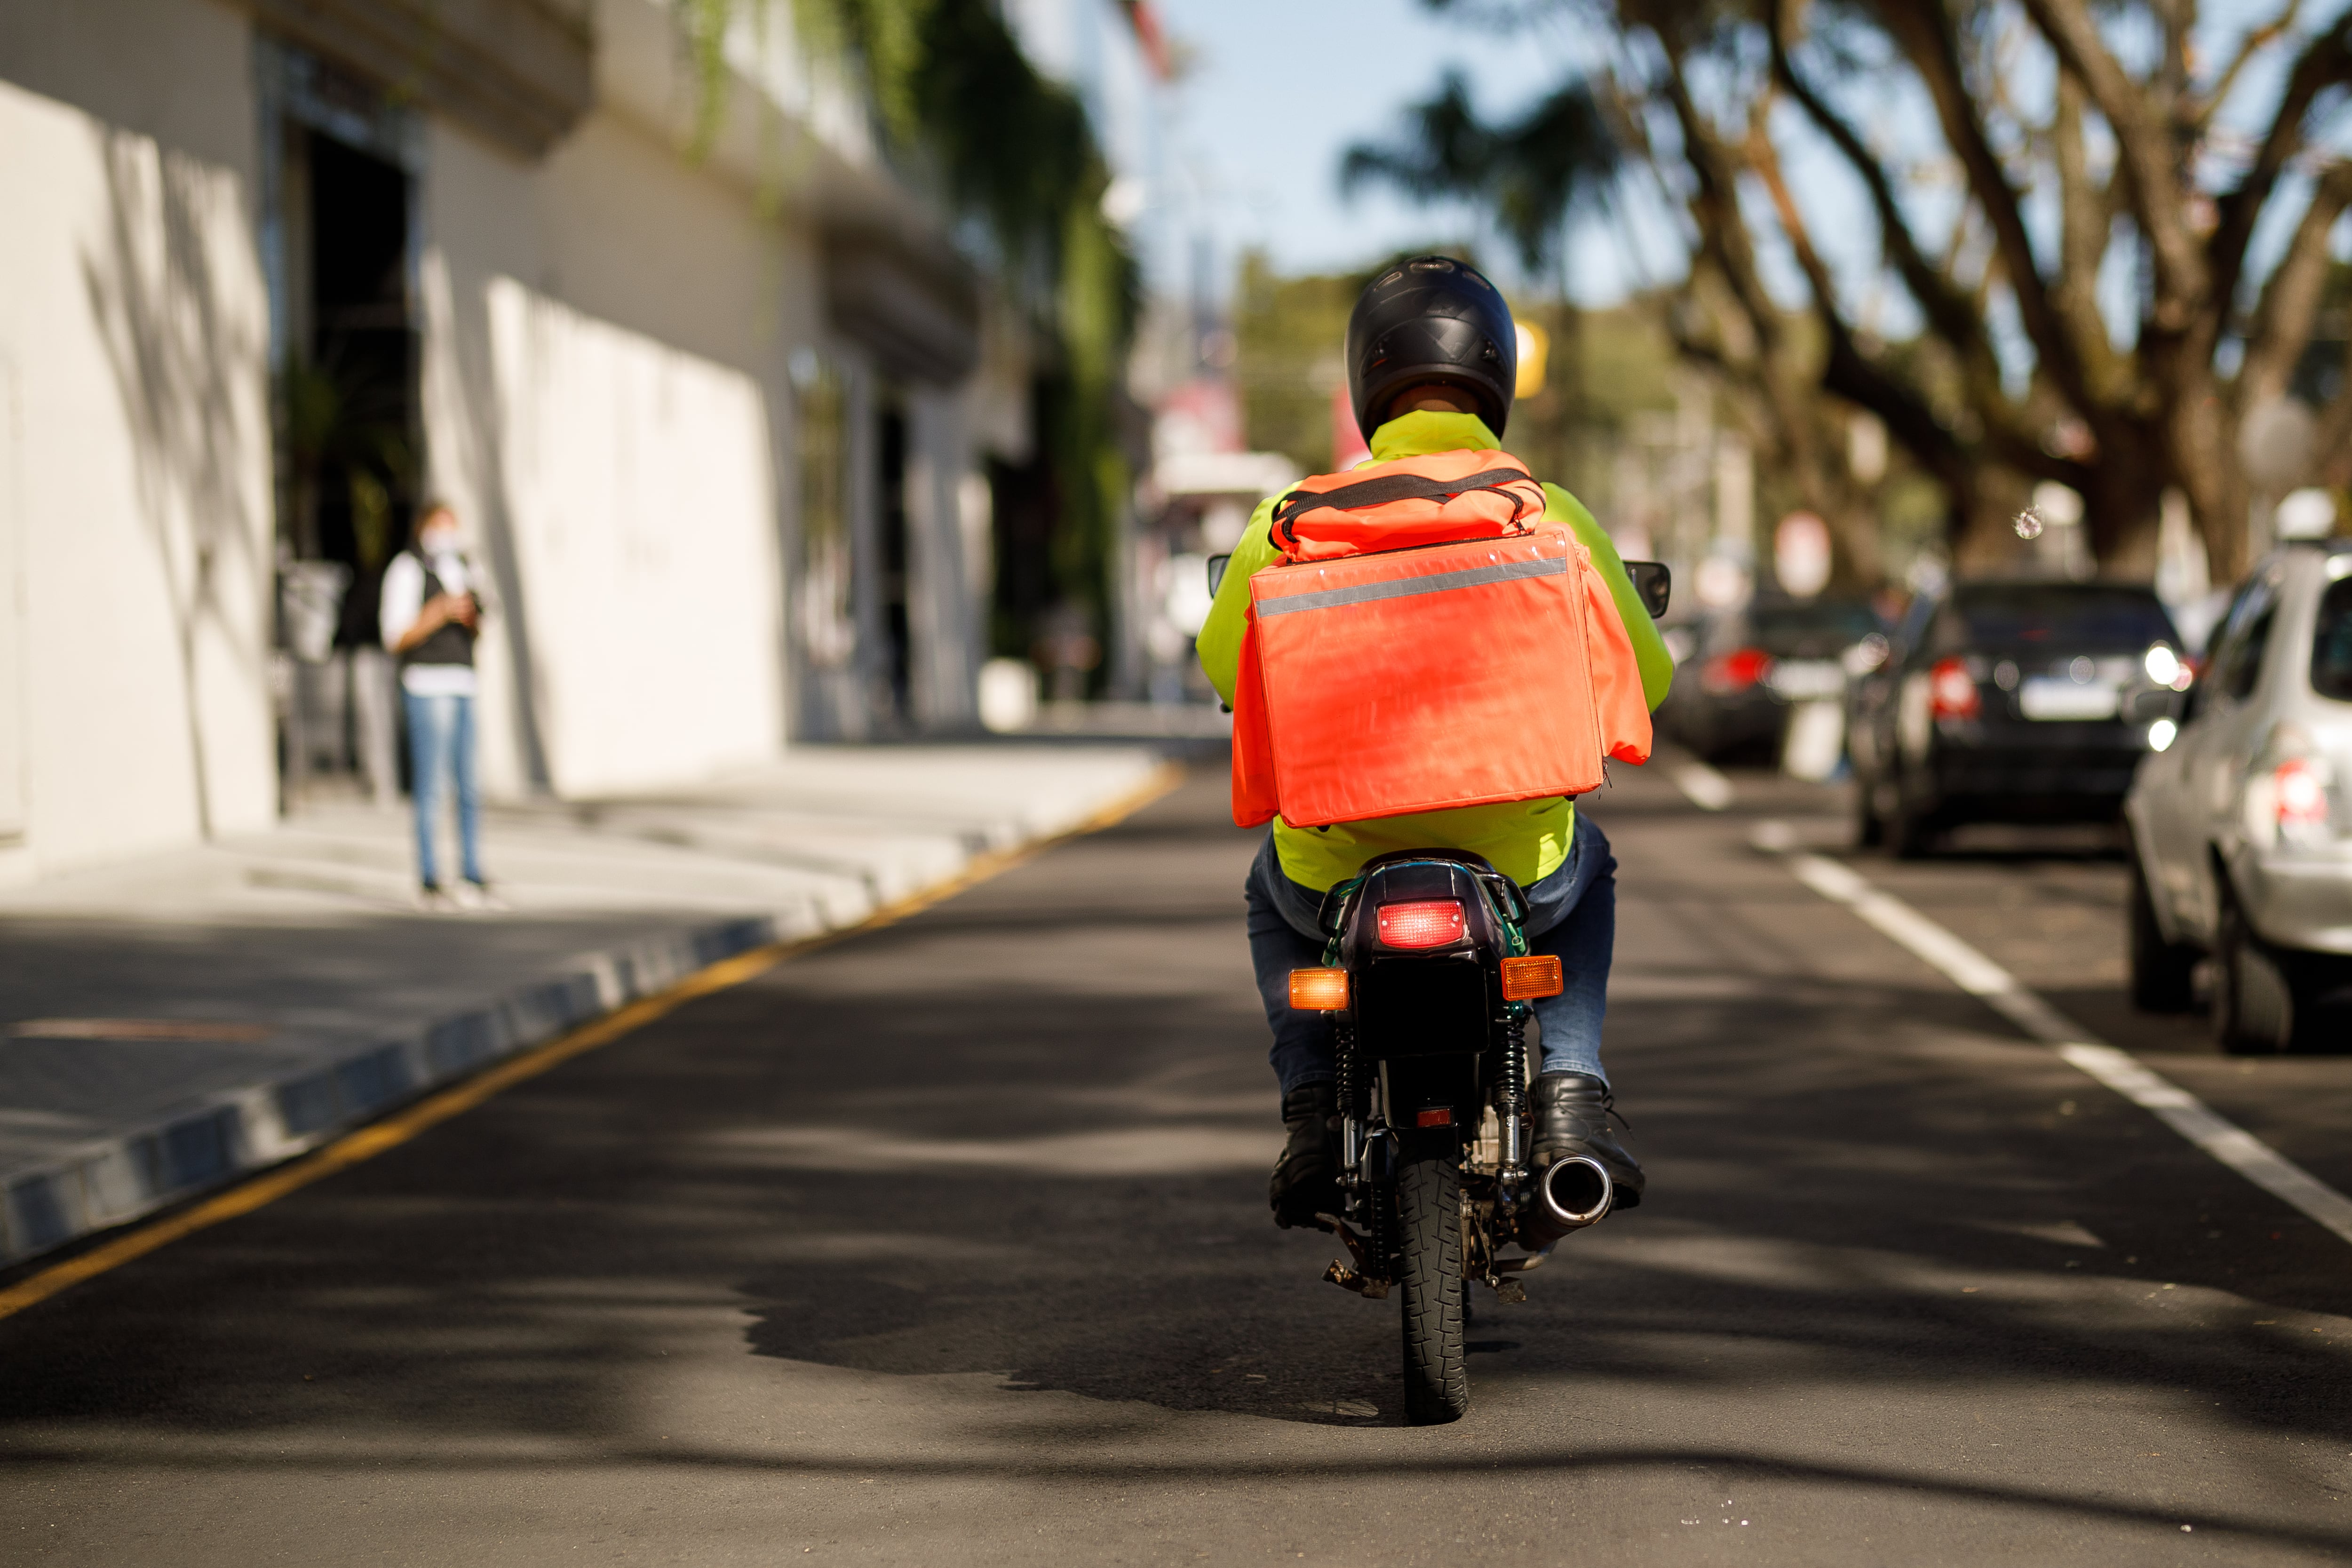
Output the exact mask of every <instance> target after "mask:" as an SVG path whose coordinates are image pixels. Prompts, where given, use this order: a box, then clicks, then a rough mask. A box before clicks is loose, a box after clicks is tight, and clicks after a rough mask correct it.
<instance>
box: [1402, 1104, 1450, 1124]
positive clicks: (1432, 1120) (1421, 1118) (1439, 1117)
mask: <svg viewBox="0 0 2352 1568" xmlns="http://www.w3.org/2000/svg"><path fill="white" fill-rule="evenodd" d="M1412 1124H1413V1125H1414V1126H1415V1127H1451V1126H1453V1125H1454V1108H1453V1107H1452V1106H1450V1105H1441V1106H1439V1107H1438V1108H1437V1109H1436V1110H1416V1111H1414V1112H1413V1114H1412Z"/></svg>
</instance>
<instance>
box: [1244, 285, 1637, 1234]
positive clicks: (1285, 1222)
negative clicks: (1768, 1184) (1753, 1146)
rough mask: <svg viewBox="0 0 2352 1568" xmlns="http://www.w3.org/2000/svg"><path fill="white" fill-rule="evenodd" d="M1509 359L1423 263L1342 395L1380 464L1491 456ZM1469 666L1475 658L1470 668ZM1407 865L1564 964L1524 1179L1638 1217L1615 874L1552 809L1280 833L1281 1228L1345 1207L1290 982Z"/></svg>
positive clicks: (1253, 943)
mask: <svg viewBox="0 0 2352 1568" xmlns="http://www.w3.org/2000/svg"><path fill="white" fill-rule="evenodd" d="M1346 353H1347V365H1348V390H1349V395H1350V398H1351V400H1352V402H1353V405H1354V407H1355V414H1356V422H1357V425H1358V426H1360V428H1362V429H1363V430H1366V431H1368V432H1370V441H1369V444H1370V448H1371V454H1372V460H1373V461H1375V462H1391V461H1394V460H1396V459H1399V458H1412V457H1423V456H1428V455H1430V454H1433V453H1439V452H1446V451H1454V450H1469V451H1486V450H1492V449H1496V448H1498V447H1501V445H1502V442H1501V439H1500V437H1501V436H1502V434H1503V429H1504V426H1505V425H1506V424H1507V421H1508V419H1509V416H1510V412H1511V400H1512V395H1513V391H1514V382H1515V380H1516V378H1517V330H1516V328H1515V327H1514V325H1513V322H1512V320H1511V313H1510V310H1509V307H1508V306H1507V305H1506V304H1505V303H1504V302H1503V297H1502V295H1501V294H1500V293H1499V292H1498V291H1497V290H1496V288H1495V286H1494V285H1493V284H1492V283H1490V282H1488V281H1487V280H1486V278H1485V277H1483V276H1482V275H1481V274H1479V273H1478V272H1477V271H1476V269H1475V268H1471V267H1468V266H1466V265H1465V264H1464V263H1462V262H1459V261H1456V260H1454V259H1452V258H1448V257H1443V256H1421V257H1414V258H1409V259H1407V260H1404V261H1401V262H1399V263H1398V264H1396V265H1395V266H1393V267H1391V268H1387V269H1385V270H1384V271H1382V272H1381V274H1380V276H1379V277H1378V278H1377V279H1375V280H1374V281H1373V282H1372V283H1371V284H1370V286H1368V287H1367V288H1366V289H1365V290H1364V292H1363V294H1362V296H1361V297H1360V298H1359V299H1358V300H1357V301H1356V307H1355V310H1354V312H1353V314H1352V315H1351V316H1350V317H1349V322H1348V337H1347V350H1346ZM1543 488H1544V493H1545V495H1546V496H1547V497H1548V498H1549V501H1550V506H1549V510H1547V511H1546V512H1545V514H1544V515H1545V521H1548V522H1550V523H1553V524H1556V525H1563V526H1565V527H1567V528H1568V529H1569V530H1570V531H1572V532H1573V533H1574V535H1575V537H1576V539H1577V541H1578V542H1580V543H1581V544H1583V545H1584V546H1585V547H1586V548H1588V549H1589V550H1591V552H1592V558H1593V562H1594V564H1595V566H1596V567H1597V568H1598V569H1599V570H1600V572H1601V575H1602V577H1603V578H1604V579H1605V580H1606V581H1607V583H1608V584H1609V589H1610V594H1611V596H1612V600H1613V601H1614V603H1615V605H1616V608H1617V614H1618V616H1620V617H1621V618H1622V620H1623V622H1624V625H1625V630H1626V633H1627V636H1628V638H1629V640H1630V641H1631V644H1632V647H1633V655H1634V659H1635V662H1636V664H1637V665H1638V667H1639V670H1640V676H1641V681H1642V689H1643V697H1644V698H1645V699H1646V700H1647V701H1648V703H1649V706H1650V708H1651V710H1653V711H1654V710H1656V708H1657V706H1658V704H1659V703H1660V702H1662V701H1664V700H1665V695H1666V688H1667V685H1668V683H1669V682H1670V681H1671V680H1672V679H1673V677H1674V659H1673V657H1672V656H1671V655H1670V654H1668V653H1667V651H1666V648H1665V645H1664V642H1663V641H1662V640H1661V638H1660V637H1659V636H1658V629H1657V627H1656V626H1655V625H1654V623H1653V622H1652V621H1651V619H1650V616H1649V615H1648V613H1647V611H1645V610H1644V609H1643V605H1642V602H1641V600H1640V598H1639V596H1638V595H1636V593H1635V592H1634V589H1633V583H1632V580H1631V579H1630V578H1629V577H1628V576H1627V574H1626V573H1625V570H1624V564H1623V563H1622V561H1621V560H1620V559H1619V557H1618V554H1617V550H1616V546H1615V545H1614V544H1612V542H1611V541H1610V538H1609V536H1608V535H1607V534H1606V533H1604V532H1602V531H1601V525H1600V524H1599V523H1598V522H1596V521H1593V517H1592V514H1591V512H1590V511H1587V510H1585V508H1584V507H1583V505H1582V504H1581V503H1580V502H1579V501H1578V500H1576V498H1575V497H1574V496H1571V495H1570V494H1569V493H1568V492H1567V491H1566V490H1564V489H1560V488H1559V486H1557V485H1550V484H1547V485H1545V486H1544V487H1543ZM1280 499H1281V497H1280V496H1279V495H1276V496H1269V497H1268V498H1266V500H1264V501H1262V502H1261V503H1259V505H1258V508H1257V510H1256V511H1255V513H1254V514H1252V516H1251V518H1250V521H1249V526H1248V527H1247V528H1246V529H1245V530H1244V531H1243V534H1242V537H1241V541H1240V542H1239V543H1238V544H1237V545H1236V546H1235V547H1234V552H1233V557H1232V560H1231V561H1230V563H1228V566H1227V570H1226V573H1225V576H1224V580H1223V583H1222V584H1219V587H1218V590H1217V594H1216V598H1215V603H1214V605H1213V607H1212V609H1211V610H1210V613H1209V616H1208V620H1207V622H1206V623H1205V624H1204V625H1203V626H1202V628H1201V635H1200V638H1199V648H1200V656H1201V667H1202V669H1203V670H1204V671H1206V673H1207V674H1208V677H1209V679H1210V681H1211V683H1212V684H1213V685H1214V686H1215V687H1216V689H1217V692H1218V694H1219V695H1220V696H1221V697H1223V699H1224V700H1225V702H1226V703H1227V705H1228V706H1230V705H1231V704H1232V702H1233V700H1234V679H1235V676H1236V673H1237V670H1238V668H1239V663H1240V656H1241V645H1242V637H1243V632H1244V626H1245V616H1246V612H1247V608H1248V605H1249V579H1250V577H1251V575H1252V574H1254V573H1256V572H1257V571H1259V570H1261V569H1263V568H1265V567H1267V566H1271V565H1275V564H1276V563H1279V562H1280V561H1281V560H1282V556H1281V554H1280V552H1278V551H1277V549H1276V545H1275V543H1274V540H1273V537H1272V532H1271V523H1272V518H1273V513H1274V509H1275V505H1276V502H1277V501H1278V500H1280ZM1463 657H1465V658H1477V657H1479V653H1478V650H1476V649H1475V648H1473V649H1465V652H1464V655H1463ZM1402 849H1465V850H1470V851H1474V852H1475V853H1476V854H1479V855H1482V856H1484V857H1485V858H1486V859H1487V861H1488V862H1490V863H1491V864H1492V865H1493V866H1494V867H1495V868H1496V869H1497V870H1499V871H1501V872H1502V873H1503V874H1504V875H1506V876H1507V877H1509V878H1511V879H1513V880H1514V881H1516V882H1517V883H1518V884H1519V886H1520V887H1521V888H1522V889H1525V890H1526V893H1527V901H1528V911H1529V915H1528V924H1527V937H1528V951H1529V952H1534V953H1549V954H1554V955H1557V956H1558V957H1559V960H1560V967H1561V971H1562V973H1563V974H1564V975H1565V977H1566V979H1567V987H1566V989H1565V990H1563V991H1562V992H1561V993H1560V994H1559V995H1557V996H1553V997H1549V998H1547V999H1545V1000H1543V1001H1539V1002H1537V1003H1535V1004H1534V1010H1535V1015H1536V1019H1537V1022H1538V1026H1539V1027H1540V1031H1541V1036H1542V1045H1543V1060H1542V1067H1541V1071H1540V1074H1539V1076H1538V1078H1537V1079H1536V1082H1535V1085H1534V1092H1533V1095H1532V1096H1531V1100H1532V1103H1533V1105H1534V1108H1535V1115H1536V1125H1535V1139H1534V1144H1533V1148H1532V1150H1531V1151H1530V1156H1531V1157H1530V1161H1529V1165H1530V1169H1531V1170H1533V1171H1534V1172H1536V1173H1541V1172H1542V1171H1543V1170H1545V1169H1546V1168H1548V1167H1549V1165H1550V1164H1551V1163H1553V1162H1554V1161H1556V1160H1559V1159H1561V1158H1564V1157H1566V1156H1569V1155H1571V1154H1582V1155H1587V1156H1590V1157H1591V1158H1592V1159H1594V1160H1597V1161H1599V1162H1600V1163H1601V1165H1602V1166H1603V1167H1605V1168H1606V1169H1607V1170H1608V1172H1609V1173H1610V1176H1611V1178H1612V1180H1613V1181H1614V1182H1615V1183H1616V1184H1617V1199H1616V1206H1618V1207H1620V1208H1632V1207H1633V1206H1634V1205H1637V1204H1638V1203H1640V1202H1641V1199H1642V1186H1643V1175H1642V1168H1641V1166H1640V1165H1639V1164H1637V1163H1635V1162H1634V1160H1633V1155H1631V1154H1630V1153H1628V1152H1626V1150H1625V1148H1624V1145H1623V1144H1622V1142H1620V1141H1619V1140H1618V1138H1617V1136H1616V1134H1615V1133H1614V1132H1613V1131H1612V1130H1611V1129H1610V1127H1609V1124H1608V1117H1609V1116H1610V1115H1612V1114H1613V1110H1614V1107H1613V1102H1612V1094H1611V1091H1610V1088H1609V1075H1608V1073H1607V1071H1606V1070H1605V1069H1604V1068H1602V1067H1601V1016H1602V1014H1603V1012H1604V1010H1605V1007H1606V1004H1607V993H1608V984H1609V963H1610V957H1611V952H1612V948H1613V946H1614V944H1615V940H1616V869H1617V862H1616V860H1615V858H1613V857H1612V855H1611V853H1610V850H1609V840H1608V839H1607V838H1606V837H1603V836H1602V834H1601V829H1600V828H1599V827H1598V826H1595V825H1594V824H1593V823H1592V822H1591V819H1590V818H1588V817H1586V816H1583V815H1582V814H1581V813H1580V812H1578V811H1577V809H1576V807H1575V804H1574V803H1573V802H1572V801H1570V800H1568V799H1566V798H1564V797H1558V796H1555V797H1553V798H1551V799H1548V800H1528V801H1514V802H1508V803H1504V804H1500V805H1472V806H1458V807H1454V808H1452V809H1450V810H1444V811H1430V812H1419V813H1415V814H1412V815H1410V816H1388V817H1379V818H1375V819H1372V820H1369V821H1362V822H1349V823H1340V824H1337V825H1334V826H1328V827H1317V828H1311V829H1307V828H1297V827H1293V826H1290V825H1289V824H1288V823H1286V822H1285V821H1284V820H1283V819H1282V818H1281V817H1279V816H1277V817H1276V818H1275V819H1274V824H1273V828H1272V831H1271V832H1270V833H1269V834H1268V835H1267V837H1266V838H1265V843H1264V844H1263V845H1262V846H1261V847H1260V848H1259V851H1258V855H1257V858H1256V859H1255V861H1254V862H1253V863H1252V865H1251V867H1250V872H1249V877H1248V879H1247V881H1246V883H1245V884H1244V896H1245V898H1246V900H1247V904H1248V910H1249V940H1250V957H1251V961H1252V963H1254V964H1255V967H1256V970H1257V984H1258V992H1259V994H1260V995H1261V997H1262V998H1263V999H1264V1001H1265V1015H1266V1021H1267V1023H1268V1024H1269V1025H1271V1026H1272V1027H1273V1030H1274V1047H1273V1050H1272V1052H1271V1053H1270V1055H1271V1059H1272V1062H1273V1066H1274V1071H1275V1077H1276V1080H1277V1081H1278V1083H1279V1084H1280V1086H1281V1091H1282V1119H1283V1123H1284V1125H1285V1127H1286V1130H1287V1132H1288V1135H1289V1136H1288V1142H1286V1146H1285V1147H1284V1149H1283V1152H1282V1156H1281V1158H1280V1159H1279V1160H1278V1161H1277V1162H1276V1164H1275V1168H1274V1175H1273V1179H1272V1181H1271V1183H1270V1184H1269V1193H1268V1196H1269V1199H1270V1201H1271V1204H1272V1206H1273V1209H1274V1216H1275V1223H1276V1224H1277V1225H1280V1226H1286V1227H1287V1226H1312V1225H1314V1224H1315V1223H1316V1222H1315V1215H1317V1214H1318V1213H1336V1212H1338V1210H1339V1202H1340V1200H1339V1185H1338V1179H1339V1100H1338V1091H1337V1089H1336V1088H1335V1079H1336V1075H1337V1068H1336V1066H1335V1063H1334V1058H1333V1048H1332V1040H1331V1030H1330V1027H1329V1026H1328V1024H1327V1023H1326V1021H1325V1019H1324V1017H1323V1016H1322V1015H1320V1014H1318V1013H1310V1012H1296V1011H1293V1010H1292V1008H1291V1006H1290V1004H1289V973H1290V971H1292V970H1293V969H1303V968H1311V967H1314V966H1316V965H1318V964H1320V963H1322V962H1323V937H1322V934H1321V932H1320V931H1318V927H1317V923H1316V922H1317V914H1318V910H1319V909H1320V906H1321V903H1322V900H1323V895H1324V894H1325V893H1326V892H1328V891H1329V889H1331V888H1333V887H1334V886H1336V885H1338V884H1339V883H1340V882H1343V881H1346V880H1347V879H1349V878H1351V877H1353V876H1355V875H1356V874H1357V873H1358V872H1359V871H1360V870H1361V869H1362V868H1363V866H1364V863H1365V862H1366V861H1368V860H1370V859H1371V858H1373V857H1375V856H1379V855H1384V854H1389V853H1391V852H1393V851H1396V850H1402ZM1619 1120H1620V1121H1622V1118H1620V1119H1619Z"/></svg>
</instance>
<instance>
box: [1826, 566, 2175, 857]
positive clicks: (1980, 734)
mask: <svg viewBox="0 0 2352 1568" xmlns="http://www.w3.org/2000/svg"><path fill="white" fill-rule="evenodd" d="M2181 647H2182V645H2181V641H2180V636H2179V632H2177V631H2176V630H2175V629H2174V627H2173V625H2172V617H2171V616H2168V615H2167V614H2166V613H2165V608H2164V605H2163V604H2162V603H2161V602H2159V601H2158V598H2157V596H2156V595H2155V593H2154V592H2153V591H2151V590H2150V589H2147V588H2143V587H2136V586H2132V585H2130V584H2117V583H2036V582H1980V583H1961V584H1956V585H1955V586H1953V587H1952V588H1950V589H1948V591H1947V592H1946V593H1944V594H1942V595H1936V596H1932V597H1929V596H1924V595H1923V596H1922V598H1921V599H1920V600H1919V601H1918V602H1917V603H1916V604H1914V605H1912V607H1911V612H1910V613H1909V614H1908V615H1906V616H1904V618H1903V623H1902V625H1901V626H1899V627H1897V628H1896V631H1895V637H1894V638H1893V642H1892V647H1890V649H1889V652H1888V656H1887V658H1886V659H1885V662H1884V663H1883V664H1881V665H1880V666H1879V668H1876V669H1875V670H1873V671H1871V672H1870V673H1868V674H1866V675H1863V676H1861V677H1859V678H1857V679H1855V680H1854V682H1853V686H1852V688H1851V689H1850V692H1849V696H1848V704H1849V706H1848V713H1847V738H1848V743H1849V745H1850V746H1851V748H1852V752H1853V773H1854V802H1855V816H1856V822H1855V827H1856V837H1858V838H1859V839H1860V841H1861V842H1862V843H1864V844H1865V845H1870V844H1877V843H1880V842H1882V841H1883V842H1885V844H1887V845H1888V846H1889V847H1892V848H1893V849H1894V850H1895V853H1896V854H1898V855H1905V856H1914V855H1919V854H1924V853H1926V852H1927V850H1929V849H1931V848H1933V847H1935V846H1936V844H1937V842H1938V841H1939V840H1940V839H1941V838H1942V837H1943V836H1944V835H1945V834H1946V833H1948V831H1949V830H1950V829H1952V828H1954V827H1957V826H1960V825H1961V824H1963V823H1969V822H1989V821H2009V822H2019V821H2024V822H2086V821H2090V822H2096V821H2108V820H2112V819H2113V818H2114V817H2115V816H2116V813H2117V812H2118V811H2119V810H2120V809H2121V807H2122V805H2123V798H2124V792H2125V791H2126V790H2127V789H2129V788H2130V787H2131V781H2132V774H2133V773H2134V771H2135V770H2137V767H2138V766H2139V762H2140V759H2141V758H2142V757H2144V756H2146V755H2147V753H2148V750H2149V748H2150V745H2151V738H2150V731H2151V727H2152V726H2155V725H2157V723H2158V721H2165V722H2164V725H2163V727H2162V728H2160V729H2157V730H2156V731H2155V733H2156V736H2157V737H2158V740H2157V741H2156V742H2154V743H2157V744H2161V743H2162V742H2164V741H2168V740H2169V739H2170V738H2171V735H2172V734H2173V732H2174V730H2175V728H2176V727H2177V724H2178V721H2179V716H2180V705H2181V699H2180V693H2181V692H2182V691H2184V690H2186V689H2188V685H2189V664H2188V662H2187V658H2186V656H2185V655H2184V654H2183V653H2182V651H2181Z"/></svg>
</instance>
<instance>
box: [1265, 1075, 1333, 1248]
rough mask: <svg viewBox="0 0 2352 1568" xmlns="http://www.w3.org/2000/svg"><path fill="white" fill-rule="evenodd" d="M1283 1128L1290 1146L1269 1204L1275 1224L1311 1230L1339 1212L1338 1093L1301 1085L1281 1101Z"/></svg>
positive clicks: (1269, 1194) (1272, 1185)
mask: <svg viewBox="0 0 2352 1568" xmlns="http://www.w3.org/2000/svg"><path fill="white" fill-rule="evenodd" d="M1282 1125H1283V1126H1284V1128H1285V1129H1286V1130H1287V1131H1289V1133H1290V1141H1289V1142H1286V1143H1285V1144H1284V1145H1283V1146H1282V1158H1280V1159H1279V1160H1276V1162H1275V1163H1274V1178H1273V1180H1271V1181H1269V1182H1268V1183H1267V1184H1266V1198H1267V1201H1268V1202H1269V1203H1271V1204H1272V1205H1274V1223H1275V1224H1276V1225H1278V1226H1282V1227H1283V1228H1284V1229H1285V1230H1288V1229H1290V1228H1291V1227H1292V1226H1300V1227H1304V1228H1310V1229H1311V1228H1313V1227H1314V1226H1315V1216H1316V1215H1318V1214H1337V1213H1339V1090H1338V1089H1334V1088H1333V1087H1332V1086H1331V1085H1329V1084H1328V1083H1303V1084H1300V1085H1299V1086H1298V1087H1297V1089H1292V1090H1291V1091H1290V1092H1289V1093H1288V1094H1286V1095H1284V1096H1283V1097H1282Z"/></svg>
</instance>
